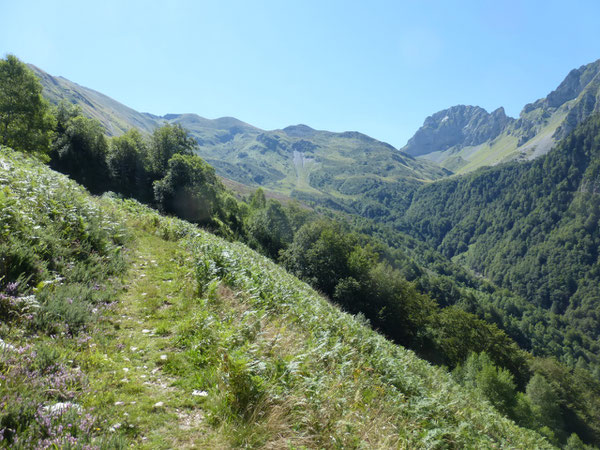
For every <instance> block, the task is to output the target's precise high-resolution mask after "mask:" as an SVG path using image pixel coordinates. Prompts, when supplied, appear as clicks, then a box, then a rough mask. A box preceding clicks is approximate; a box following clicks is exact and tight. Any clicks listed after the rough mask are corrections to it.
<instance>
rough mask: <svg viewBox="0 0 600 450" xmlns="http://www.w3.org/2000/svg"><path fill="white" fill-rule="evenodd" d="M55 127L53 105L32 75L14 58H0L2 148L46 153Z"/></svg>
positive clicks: (0, 141) (10, 56) (0, 139)
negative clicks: (50, 104) (51, 111)
mask: <svg viewBox="0 0 600 450" xmlns="http://www.w3.org/2000/svg"><path fill="white" fill-rule="evenodd" d="M53 127H54V118H53V116H52V114H51V113H50V106H49V104H48V102H47V101H46V100H45V99H44V98H43V97H42V85H41V84H40V82H39V80H38V79H37V78H36V76H35V75H34V74H33V72H32V71H31V70H30V69H29V68H28V67H27V66H26V65H25V64H24V63H23V62H21V61H20V60H19V59H18V58H17V57H16V56H14V55H8V56H7V57H6V59H0V145H5V146H8V147H12V148H14V149H16V150H22V151H25V152H29V153H36V154H45V153H47V152H48V150H49V149H50V141H51V136H52V129H53Z"/></svg>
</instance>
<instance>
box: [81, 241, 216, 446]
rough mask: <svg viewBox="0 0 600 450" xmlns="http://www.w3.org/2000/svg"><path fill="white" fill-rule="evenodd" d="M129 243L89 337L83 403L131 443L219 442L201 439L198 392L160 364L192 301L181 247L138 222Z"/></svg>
mask: <svg viewBox="0 0 600 450" xmlns="http://www.w3.org/2000/svg"><path fill="white" fill-rule="evenodd" d="M131 250H132V254H131V267H130V269H129V271H128V273H127V274H126V275H125V286H124V290H123V292H122V295H121V296H120V299H119V301H118V302H116V304H115V307H114V309H113V312H112V316H111V317H110V318H109V320H108V323H105V324H104V326H103V327H102V328H103V329H101V330H100V332H99V333H97V334H96V337H95V341H96V342H97V347H98V348H99V349H102V350H101V352H100V353H99V354H98V355H97V357H99V358H98V359H99V360H97V362H96V364H94V365H95V367H94V369H93V370H92V371H90V384H91V387H92V394H91V397H90V406H94V407H96V408H97V409H100V410H101V411H104V412H105V414H104V415H105V417H109V418H110V419H108V420H109V421H112V423H110V424H108V425H109V426H110V427H111V429H114V431H115V433H122V434H123V435H124V437H125V436H127V437H128V440H131V439H133V440H134V442H135V446H136V447H139V448H153V449H154V448H174V447H180V448H181V447H183V448H186V447H198V446H206V445H210V446H211V447H222V445H220V444H219V443H218V442H214V441H213V442H211V443H209V442H208V441H207V439H208V435H210V434H211V433H210V428H209V427H208V426H207V425H204V423H203V421H204V413H203V410H202V407H201V404H202V401H203V395H204V393H202V392H201V391H197V390H196V391H194V390H191V391H189V392H188V390H185V389H183V388H181V387H178V386H177V383H176V381H177V380H176V379H174V378H172V377H170V376H169V375H168V374H166V372H165V371H164V370H163V368H164V367H165V365H167V364H169V363H170V361H171V360H172V359H173V358H174V357H176V355H177V352H178V350H177V348H173V347H172V338H171V336H172V335H173V334H174V333H175V331H176V330H175V328H176V327H177V324H178V321H179V320H181V318H182V317H184V315H185V314H186V312H188V310H189V309H190V307H191V306H192V305H193V303H194V302H193V300H194V296H195V281H194V280H193V277H192V274H191V272H190V270H189V269H188V267H189V265H188V264H186V260H185V258H186V254H185V253H184V252H183V251H182V250H181V249H180V248H179V246H178V245H177V243H175V242H170V241H166V240H164V239H161V238H160V237H157V236H155V235H153V234H150V233H149V232H145V231H140V230H139V229H138V230H136V235H135V239H134V241H133V245H132V249H131ZM92 345H93V344H92ZM93 359H94V358H92V360H93ZM212 438H214V436H212Z"/></svg>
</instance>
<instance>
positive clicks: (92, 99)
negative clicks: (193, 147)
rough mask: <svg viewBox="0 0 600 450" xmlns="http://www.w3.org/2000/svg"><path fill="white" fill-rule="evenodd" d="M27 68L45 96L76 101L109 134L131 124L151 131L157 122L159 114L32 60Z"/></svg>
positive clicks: (55, 102) (59, 100)
mask: <svg viewBox="0 0 600 450" xmlns="http://www.w3.org/2000/svg"><path fill="white" fill-rule="evenodd" d="M29 68H30V69H31V70H32V71H33V73H35V74H36V75H37V76H38V78H39V79H40V81H41V83H42V86H43V88H44V91H43V94H44V97H46V99H48V100H49V101H50V103H52V104H58V103H60V102H61V101H66V102H68V103H71V104H74V105H78V106H79V107H80V108H81V110H82V112H83V113H84V114H85V115H86V116H88V117H90V118H92V119H96V120H98V121H99V122H100V123H101V124H102V126H103V127H104V129H105V130H106V134H107V135H108V136H118V135H121V134H123V133H124V132H125V131H127V130H128V129H130V128H132V127H135V128H138V129H140V130H141V131H145V132H151V131H152V130H153V129H154V128H155V127H156V126H157V125H158V124H159V123H160V117H157V116H153V115H152V114H147V113H139V112H137V111H135V110H133V109H131V108H128V107H127V106H125V105H123V104H121V103H119V102H117V101H115V100H113V99H112V98H110V97H108V96H106V95H104V94H101V93H100V92H97V91H94V90H93V89H89V88H86V87H83V86H80V85H78V84H77V83H73V82H72V81H69V80H67V79H66V78H63V77H53V76H51V75H49V74H47V73H46V72H44V71H43V70H41V69H40V68H38V67H36V66H34V65H32V64H29Z"/></svg>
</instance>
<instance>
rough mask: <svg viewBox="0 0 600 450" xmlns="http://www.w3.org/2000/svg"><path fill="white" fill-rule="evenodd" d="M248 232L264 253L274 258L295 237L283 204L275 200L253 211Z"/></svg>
mask: <svg viewBox="0 0 600 450" xmlns="http://www.w3.org/2000/svg"><path fill="white" fill-rule="evenodd" d="M257 192H258V191H257ZM261 192H262V191H261ZM248 233H249V234H250V236H251V237H252V238H253V239H254V240H255V241H256V243H257V244H258V246H259V247H261V248H262V250H263V251H264V253H265V254H266V255H268V256H269V257H271V258H273V259H277V257H278V255H279V251H280V250H283V249H285V248H286V247H287V246H288V245H289V244H290V243H291V242H292V239H293V237H294V234H293V232H292V228H291V226H290V221H289V219H288V217H287V215H286V212H285V210H284V209H283V206H282V205H281V203H279V202H276V201H273V200H270V201H269V202H268V203H267V205H266V206H265V207H264V208H261V209H257V210H254V211H253V212H252V215H251V216H250V218H249V219H248Z"/></svg>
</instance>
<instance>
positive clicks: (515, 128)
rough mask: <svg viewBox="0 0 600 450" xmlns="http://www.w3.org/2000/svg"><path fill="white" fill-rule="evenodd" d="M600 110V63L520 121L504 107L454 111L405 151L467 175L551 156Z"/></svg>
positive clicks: (426, 127)
mask: <svg viewBox="0 0 600 450" xmlns="http://www.w3.org/2000/svg"><path fill="white" fill-rule="evenodd" d="M598 111H600V60H598V61H596V62H593V63H591V64H587V65H585V66H581V67H580V68H579V69H574V70H572V71H571V72H569V74H568V75H567V77H566V78H565V79H564V81H563V82H562V83H561V84H560V85H559V86H558V87H557V88H556V90H554V91H552V92H551V93H550V94H548V96H547V97H546V98H543V99H540V100H537V101H536V102H534V103H531V104H528V105H526V106H525V107H524V108H523V110H522V111H521V114H520V116H519V119H513V118H510V117H506V115H505V114H504V110H503V109H502V108H499V109H498V110H496V111H494V112H493V113H491V114H488V113H487V112H486V111H485V110H483V109H482V108H479V107H477V106H462V105H461V106H454V107H452V108H449V109H446V110H443V111H440V112H438V113H436V114H434V115H433V116H431V117H428V118H427V119H426V120H425V123H424V124H423V126H422V127H421V128H420V129H419V130H418V131H417V132H416V133H415V135H414V136H413V137H412V138H411V139H410V140H409V141H408V143H407V144H406V146H405V147H403V148H402V150H403V151H405V152H406V153H408V154H410V155H413V156H420V157H422V158H425V159H429V160H431V161H435V162H438V163H440V164H441V165H442V166H444V167H446V168H448V169H450V170H453V171H457V172H459V173H465V172H469V171H472V170H475V169H477V168H478V167H482V166H491V165H495V164H498V163H500V162H505V161H510V160H523V159H525V160H527V159H533V158H536V157H538V156H541V155H543V154H545V153H547V152H548V151H549V150H550V148H552V146H553V145H554V144H555V143H556V142H558V141H559V140H560V139H562V138H563V137H565V136H566V135H567V134H568V133H569V132H570V131H572V130H573V129H574V128H575V127H576V126H577V125H578V124H579V123H581V122H583V121H584V120H585V119H586V118H587V117H589V116H590V115H591V114H593V113H594V112H598Z"/></svg>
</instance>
